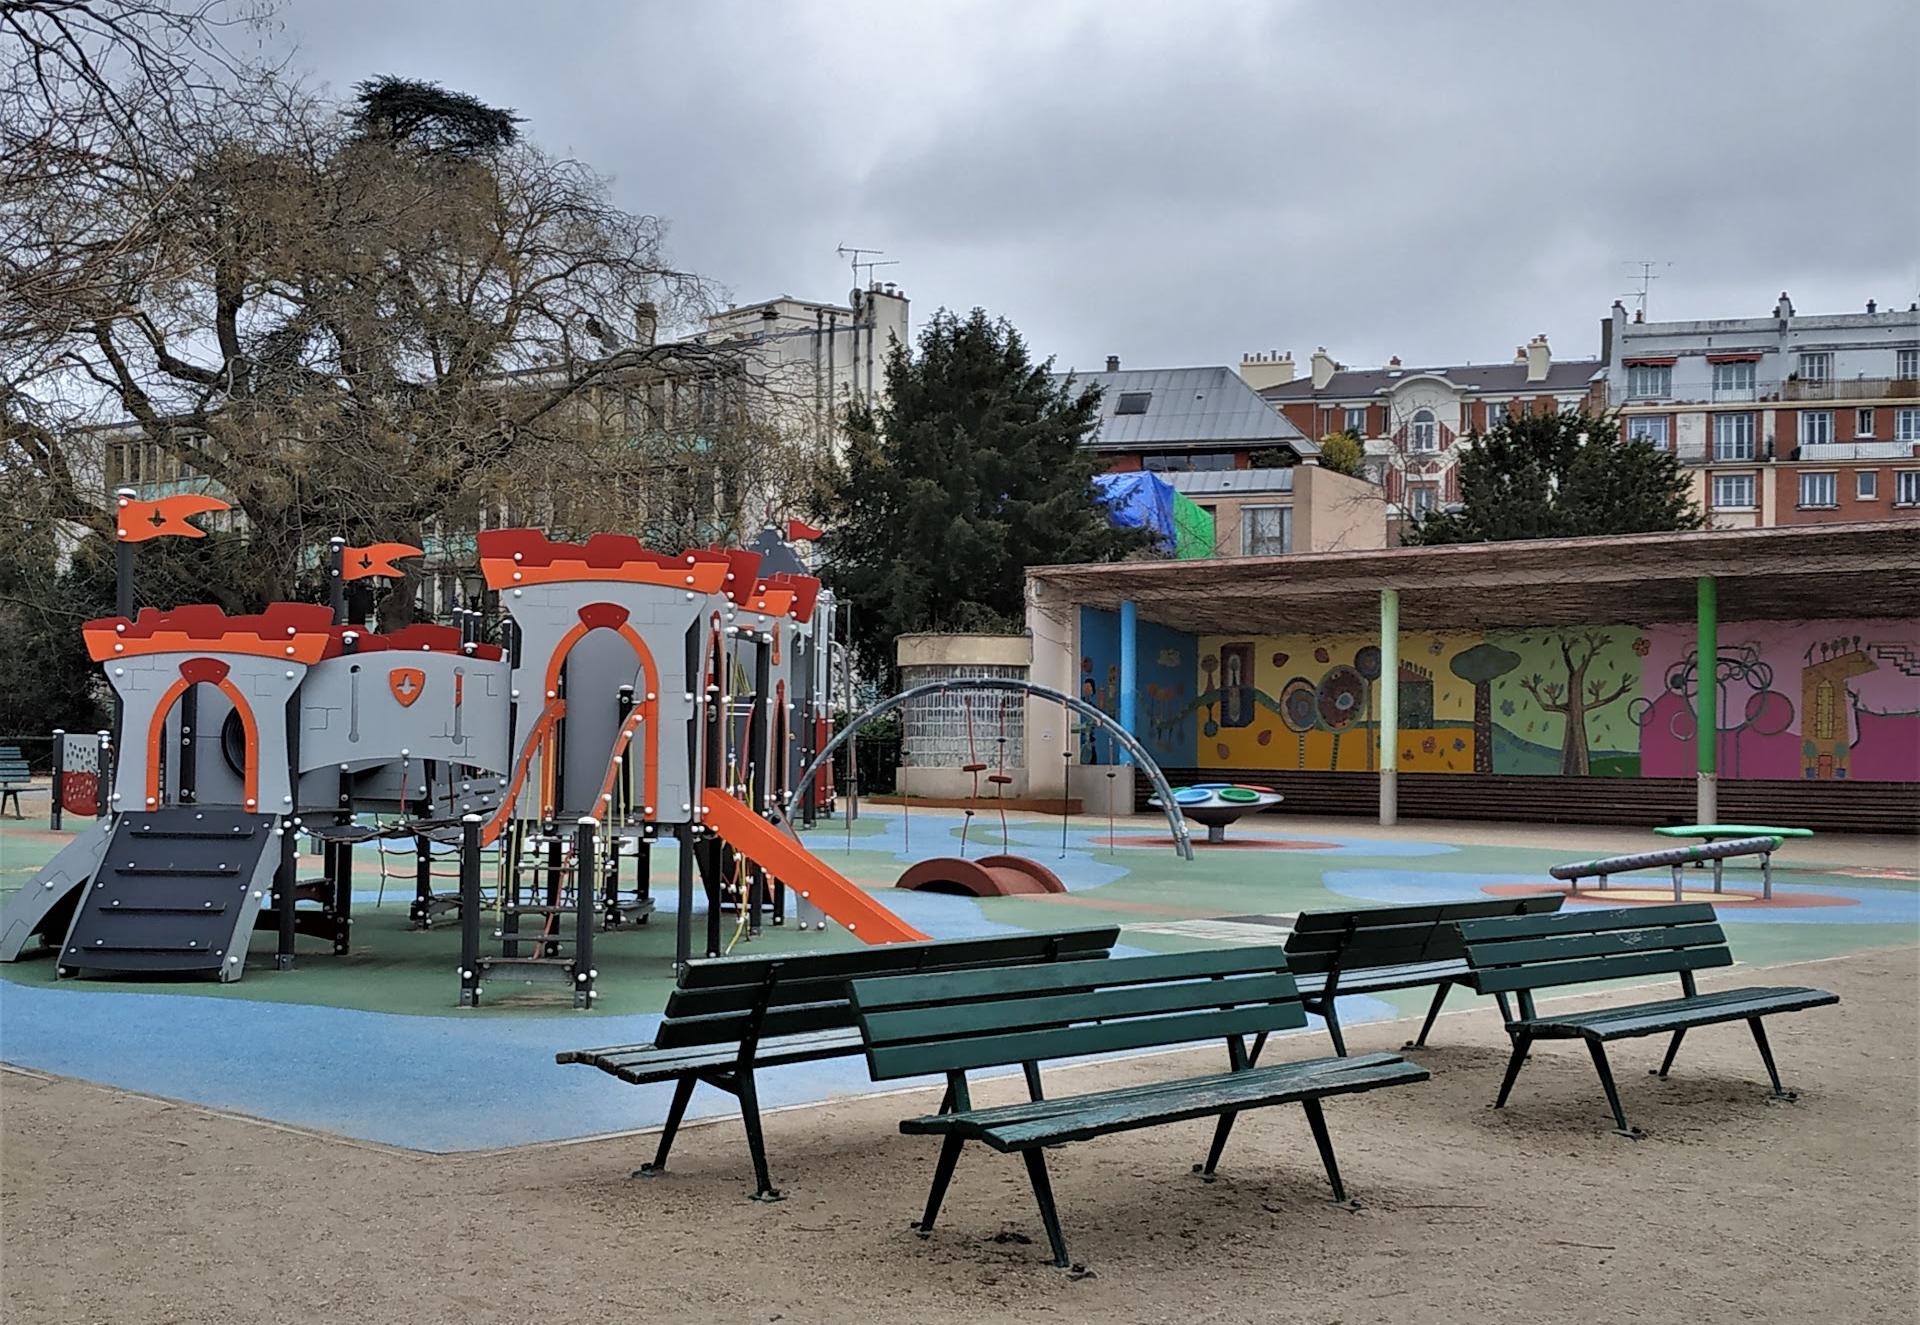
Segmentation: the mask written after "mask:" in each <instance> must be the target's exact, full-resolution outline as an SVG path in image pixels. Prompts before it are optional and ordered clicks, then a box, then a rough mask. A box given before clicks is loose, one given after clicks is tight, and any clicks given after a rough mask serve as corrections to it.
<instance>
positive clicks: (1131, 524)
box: [1093, 471, 1178, 557]
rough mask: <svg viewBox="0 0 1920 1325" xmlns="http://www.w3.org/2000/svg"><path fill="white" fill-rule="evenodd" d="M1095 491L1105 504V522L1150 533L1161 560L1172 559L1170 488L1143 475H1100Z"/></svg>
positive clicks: (1175, 538)
mask: <svg viewBox="0 0 1920 1325" xmlns="http://www.w3.org/2000/svg"><path fill="white" fill-rule="evenodd" d="M1093 486H1094V489H1095V490H1096V491H1097V492H1099V494H1100V498H1101V500H1102V501H1104V502H1106V503H1107V518H1108V519H1110V520H1112V521H1113V522H1114V523H1115V524H1116V525H1119V526H1120V527H1121V528H1123V529H1150V530H1152V531H1153V533H1154V535H1155V536H1156V540H1157V542H1158V545H1159V551H1160V554H1161V555H1162V556H1166V557H1171V556H1172V555H1173V554H1174V551H1175V549H1176V547H1177V545H1178V535H1177V534H1176V533H1175V531H1174V527H1173V496H1174V493H1173V485H1172V484H1171V483H1169V482H1167V481H1166V480H1165V479H1163V478H1160V477H1158V476H1156V475H1153V474H1148V473H1146V472H1144V471H1142V472H1137V473H1132V474H1102V475H1100V477H1098V478H1096V479H1095V480H1094V481H1093Z"/></svg>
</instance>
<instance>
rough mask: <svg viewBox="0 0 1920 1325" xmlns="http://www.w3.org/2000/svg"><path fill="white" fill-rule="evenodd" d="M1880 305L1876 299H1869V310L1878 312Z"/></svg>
mask: <svg viewBox="0 0 1920 1325" xmlns="http://www.w3.org/2000/svg"><path fill="white" fill-rule="evenodd" d="M1879 307H1880V305H1879V304H1878V303H1876V302H1875V301H1874V300H1872V299H1869V300H1867V312H1869V313H1873V312H1876V311H1878V309H1879Z"/></svg>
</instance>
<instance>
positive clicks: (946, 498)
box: [821, 308, 1147, 676]
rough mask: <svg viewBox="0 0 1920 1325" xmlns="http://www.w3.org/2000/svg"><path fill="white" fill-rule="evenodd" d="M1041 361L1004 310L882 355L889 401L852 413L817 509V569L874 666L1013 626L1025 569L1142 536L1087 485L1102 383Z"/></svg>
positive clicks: (1136, 542)
mask: <svg viewBox="0 0 1920 1325" xmlns="http://www.w3.org/2000/svg"><path fill="white" fill-rule="evenodd" d="M1051 369H1052V361H1051V360H1049V361H1047V362H1045V363H1039V364H1036V363H1034V362H1033V361H1032V360H1031V359H1030V358H1029V357H1028V354H1027V346H1026V342H1025V341H1023V340H1022V339H1021V338H1020V333H1019V332H1017V331H1016V330H1014V328H1013V327H1012V326H1011V325H1009V324H1008V323H1007V322H1006V321H1005V320H999V321H996V320H993V319H990V318H989V317H988V316H987V314H986V312H985V311H984V310H982V309H978V308H976V309H974V310H973V312H972V313H970V314H968V315H967V316H965V317H961V316H958V315H956V314H954V313H951V312H949V311H947V310H946V309H942V310H941V311H940V312H938V313H936V314H935V315H934V317H933V319H932V321H931V322H929V323H928V325H927V326H926V328H925V330H923V331H922V332H921V334H920V338H919V344H918V352H917V353H910V352H909V351H908V349H907V347H905V346H902V345H897V344H896V345H895V346H894V347H893V348H892V350H891V351H890V353H889V354H888V357H887V367H886V373H887V398H886V400H885V402H884V403H882V404H880V405H879V406H878V407H877V408H874V409H871V410H869V409H863V408H859V407H855V408H854V409H852V410H851V411H849V416H848V421H847V422H848V432H849V434H850V439H849V442H848V445H847V450H846V454H845V457H844V458H843V459H842V460H841V461H840V462H839V463H838V464H837V465H836V466H835V467H834V470H833V472H832V474H831V475H830V478H829V483H828V488H829V491H828V492H827V494H826V495H825V498H824V500H823V503H822V511H821V513H822V514H823V515H824V516H825V517H826V518H827V521H828V523H829V532H828V534H827V536H826V539H825V540H824V544H823V551H824V552H825V554H826V557H827V565H826V569H825V578H826V581H827V583H828V585H829V586H830V587H831V588H832V589H833V591H834V593H835V594H836V595H838V597H839V598H840V600H841V601H842V602H846V603H850V604H852V607H853V621H854V632H855V633H854V643H855V645H856V647H857V649H858V651H859V653H860V655H861V662H862V664H863V666H864V667H866V668H867V669H869V670H870V672H871V673H872V674H875V675H881V676H885V675H890V674H891V671H892V666H893V654H892V648H893V639H894V636H896V635H900V634H905V633H909V632H912V631H923V630H988V631H993V630H1006V631H1016V630H1019V629H1020V628H1021V624H1022V618H1023V615H1024V603H1025V592H1026V589H1025V578H1026V576H1025V572H1026V569H1027V568H1028V567H1029V566H1044V565H1049V564H1055V563H1063V562H1082V561H1108V560H1114V559H1116V558H1118V557H1121V556H1123V555H1125V554H1126V553H1127V552H1129V551H1132V550H1135V549H1138V548H1141V547H1144V546H1145V543H1146V537H1147V536H1146V535H1145V534H1144V533H1143V532H1142V531H1140V530H1137V529H1117V528H1115V527H1113V526H1112V524H1111V523H1110V522H1109V521H1108V519H1107V514H1106V510H1105V507H1104V505H1103V504H1102V502H1101V500H1100V498H1099V496H1098V494H1097V493H1096V492H1095V490H1094V488H1093V478H1094V476H1095V475H1096V474H1098V473H1099V472H1100V462H1099V459H1098V457H1097V456H1095V455H1094V453H1093V452H1092V451H1090V450H1088V449H1087V447H1086V445H1085V443H1086V441H1087V439H1088V437H1089V436H1090V435H1091V434H1092V432H1093V431H1094V429H1095V427H1096V426H1097V424H1098V421H1099V401H1100V394H1099V391H1098V390H1097V389H1095V388H1091V387H1089V388H1084V389H1083V388H1079V387H1076V386H1075V385H1074V384H1073V383H1072V381H1071V379H1067V380H1065V381H1062V380H1058V379H1056V378H1054V377H1053V376H1052V374H1051Z"/></svg>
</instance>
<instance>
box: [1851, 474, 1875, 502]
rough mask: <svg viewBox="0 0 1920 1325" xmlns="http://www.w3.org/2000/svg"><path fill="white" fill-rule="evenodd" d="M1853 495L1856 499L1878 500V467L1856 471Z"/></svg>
mask: <svg viewBox="0 0 1920 1325" xmlns="http://www.w3.org/2000/svg"><path fill="white" fill-rule="evenodd" d="M1853 496H1854V500H1855V501H1878V500H1879V498H1880V471H1879V470H1877V469H1862V470H1857V471H1855V473H1854V476H1853Z"/></svg>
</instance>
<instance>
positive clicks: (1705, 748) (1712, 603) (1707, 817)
mask: <svg viewBox="0 0 1920 1325" xmlns="http://www.w3.org/2000/svg"><path fill="white" fill-rule="evenodd" d="M1694 607H1695V614H1696V616H1695V642H1694V659H1695V662H1696V664H1697V673H1696V675H1697V680H1696V683H1695V687H1694V689H1695V692H1696V694H1695V700H1696V703H1697V709H1696V712H1695V715H1694V724H1695V726H1694V746H1695V749H1696V751H1697V753H1698V755H1699V764H1698V766H1697V767H1698V769H1699V772H1698V774H1697V780H1698V785H1697V787H1696V789H1695V798H1694V819H1695V822H1697V823H1703V824H1710V823H1713V822H1715V821H1716V820H1718V819H1719V817H1720V811H1719V795H1718V785H1717V776H1716V775H1717V774H1718V772H1719V769H1718V768H1717V767H1716V760H1717V757H1718V755H1719V749H1718V746H1719V727H1718V723H1719V721H1720V667H1719V662H1720V586H1719V585H1718V584H1717V583H1716V582H1715V581H1714V578H1713V577H1712V576H1711V575H1702V576H1701V577H1700V578H1699V579H1698V580H1697V581H1695V584H1694Z"/></svg>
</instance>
